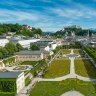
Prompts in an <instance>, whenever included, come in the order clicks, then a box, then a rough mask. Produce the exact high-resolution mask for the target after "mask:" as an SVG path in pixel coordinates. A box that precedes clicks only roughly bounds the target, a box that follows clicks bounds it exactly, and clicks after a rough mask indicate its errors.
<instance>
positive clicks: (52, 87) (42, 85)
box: [30, 79, 96, 96]
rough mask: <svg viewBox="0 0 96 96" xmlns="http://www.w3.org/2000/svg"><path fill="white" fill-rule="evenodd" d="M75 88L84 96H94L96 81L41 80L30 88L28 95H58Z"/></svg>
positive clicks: (95, 94) (95, 95)
mask: <svg viewBox="0 0 96 96" xmlns="http://www.w3.org/2000/svg"><path fill="white" fill-rule="evenodd" d="M70 90H76V91H79V92H80V93H82V94H84V95H85V96H96V82H85V81H80V80H78V79H67V80H64V81H61V82H59V81H42V82H39V83H37V84H36V86H35V87H34V88H33V89H32V90H31V93H30V96H60V95H62V94H64V93H65V92H67V91H70Z"/></svg>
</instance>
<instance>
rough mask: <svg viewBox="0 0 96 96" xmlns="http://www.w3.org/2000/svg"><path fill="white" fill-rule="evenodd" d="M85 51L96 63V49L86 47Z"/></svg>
mask: <svg viewBox="0 0 96 96" xmlns="http://www.w3.org/2000/svg"><path fill="white" fill-rule="evenodd" d="M84 50H85V51H86V52H87V53H88V54H89V56H90V57H92V58H93V60H94V61H96V49H95V48H89V47H84Z"/></svg>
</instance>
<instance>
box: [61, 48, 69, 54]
mask: <svg viewBox="0 0 96 96" xmlns="http://www.w3.org/2000/svg"><path fill="white" fill-rule="evenodd" d="M70 52H71V50H68V49H66V50H61V53H62V54H70Z"/></svg>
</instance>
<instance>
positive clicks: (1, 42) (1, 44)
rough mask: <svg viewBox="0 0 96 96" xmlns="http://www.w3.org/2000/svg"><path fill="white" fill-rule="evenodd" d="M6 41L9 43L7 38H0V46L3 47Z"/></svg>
mask: <svg viewBox="0 0 96 96" xmlns="http://www.w3.org/2000/svg"><path fill="white" fill-rule="evenodd" d="M7 43H9V40H8V39H0V47H4V46H5V45H6V44H7Z"/></svg>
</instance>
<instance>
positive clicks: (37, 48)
mask: <svg viewBox="0 0 96 96" xmlns="http://www.w3.org/2000/svg"><path fill="white" fill-rule="evenodd" d="M30 49H31V50H40V48H39V47H38V46H36V45H35V44H33V45H32V46H31V47H30Z"/></svg>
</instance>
